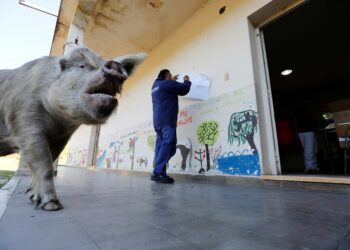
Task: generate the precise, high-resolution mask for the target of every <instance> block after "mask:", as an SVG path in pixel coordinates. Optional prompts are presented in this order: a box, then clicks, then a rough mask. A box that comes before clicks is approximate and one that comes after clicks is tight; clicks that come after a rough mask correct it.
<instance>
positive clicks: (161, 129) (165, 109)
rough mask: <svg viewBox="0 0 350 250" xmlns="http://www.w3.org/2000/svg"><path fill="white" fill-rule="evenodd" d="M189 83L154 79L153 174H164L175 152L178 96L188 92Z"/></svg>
mask: <svg viewBox="0 0 350 250" xmlns="http://www.w3.org/2000/svg"><path fill="white" fill-rule="evenodd" d="M190 87H191V82H190V81H184V83H180V82H177V81H173V80H162V79H156V80H155V82H154V84H153V86H152V103H153V126H154V130H155V131H156V133H157V140H156V148H155V156H154V157H155V159H154V160H155V167H154V170H153V173H154V174H166V164H167V163H168V161H169V160H170V158H171V157H172V156H173V155H174V154H175V152H176V142H177V139H176V123H177V113H178V112H179V101H178V96H179V95H186V94H187V93H188V92H189V91H190Z"/></svg>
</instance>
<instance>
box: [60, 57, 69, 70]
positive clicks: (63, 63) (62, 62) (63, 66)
mask: <svg viewBox="0 0 350 250" xmlns="http://www.w3.org/2000/svg"><path fill="white" fill-rule="evenodd" d="M60 67H61V71H64V70H65V69H66V68H68V60H67V59H61V60H60Z"/></svg>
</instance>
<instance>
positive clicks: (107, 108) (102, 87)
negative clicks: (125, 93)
mask: <svg viewBox="0 0 350 250" xmlns="http://www.w3.org/2000/svg"><path fill="white" fill-rule="evenodd" d="M121 90H122V83H119V82H117V83H116V82H115V81H107V82H104V83H102V84H99V85H93V86H90V87H89V88H88V89H87V90H86V91H85V93H84V100H85V105H86V108H87V110H89V111H88V113H90V114H91V115H92V117H94V119H97V121H99V122H100V121H101V120H104V119H105V118H107V117H108V116H109V115H110V114H111V113H112V112H113V110H114V109H115V107H116V106H117V105H118V100H117V97H116V95H117V94H118V93H119V94H120V92H121Z"/></svg>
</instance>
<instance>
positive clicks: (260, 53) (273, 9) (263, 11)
mask: <svg viewBox="0 0 350 250" xmlns="http://www.w3.org/2000/svg"><path fill="white" fill-rule="evenodd" d="M306 2H307V0H274V1H270V2H269V3H268V4H266V5H265V6H263V7H262V8H260V9H259V10H257V11H255V12H254V13H253V14H251V15H250V16H249V17H248V28H249V36H250V44H251V51H252V64H253V72H254V82H255V88H256V98H257V106H258V113H259V124H260V141H261V159H260V161H261V166H262V169H261V172H262V174H263V175H281V174H282V171H281V162H280V154H279V147H278V139H277V130H276V121H275V115H274V108H273V97H272V91H271V83H270V76H269V69H268V63H267V55H266V51H265V43H264V34H263V32H262V28H263V27H264V26H265V25H267V24H269V23H271V22H273V21H275V20H276V19H278V18H280V17H282V16H283V15H286V14H287V13H289V12H290V11H292V10H293V9H295V8H297V7H299V6H301V5H302V4H304V3H306Z"/></svg>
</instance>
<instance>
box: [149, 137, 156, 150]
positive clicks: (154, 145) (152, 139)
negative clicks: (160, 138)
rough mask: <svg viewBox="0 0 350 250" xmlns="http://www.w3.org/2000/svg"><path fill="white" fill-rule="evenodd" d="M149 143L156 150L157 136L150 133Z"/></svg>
mask: <svg viewBox="0 0 350 250" xmlns="http://www.w3.org/2000/svg"><path fill="white" fill-rule="evenodd" d="M147 145H148V147H149V148H150V149H151V150H152V151H155V147H156V136H155V135H149V136H148V137H147Z"/></svg>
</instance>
